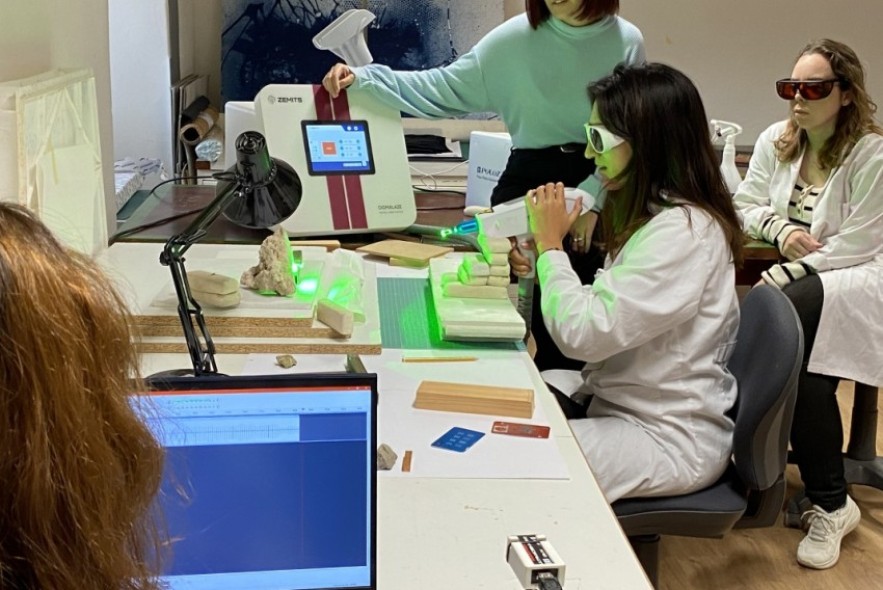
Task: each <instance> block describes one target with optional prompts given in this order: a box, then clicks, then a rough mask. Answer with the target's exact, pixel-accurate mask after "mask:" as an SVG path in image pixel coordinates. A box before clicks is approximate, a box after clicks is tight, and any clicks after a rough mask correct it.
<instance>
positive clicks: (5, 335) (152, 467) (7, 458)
mask: <svg viewBox="0 0 883 590" xmlns="http://www.w3.org/2000/svg"><path fill="white" fill-rule="evenodd" d="M131 326H132V324H131V321H130V318H129V317H128V315H127V313H126V312H125V305H124V303H123V301H122V300H121V298H120V297H119V296H118V295H117V294H116V293H115V292H114V291H113V289H112V288H111V287H110V286H109V284H108V279H107V278H106V277H105V276H104V275H103V274H102V272H101V271H100V270H99V269H98V268H97V267H96V265H95V264H93V263H92V262H91V261H90V260H89V259H88V258H87V257H86V256H83V255H80V254H78V253H76V252H73V251H71V250H68V249H66V248H65V247H63V246H62V245H61V244H60V243H59V242H58V240H56V238H55V237H54V236H53V235H52V233H51V232H50V231H49V230H48V229H47V228H46V226H45V225H43V224H42V223H41V222H40V221H39V220H37V219H36V218H35V217H34V216H33V215H32V214H31V213H30V212H29V211H27V210H26V209H24V208H21V207H19V206H17V205H10V204H4V203H0V482H2V484H0V489H2V492H0V588H4V589H7V588H9V589H15V590H40V589H51V590H74V589H76V590H82V589H85V588H88V589H93V588H94V589H98V588H101V589H105V590H110V589H113V590H119V589H152V588H156V587H158V582H157V581H156V578H155V576H156V575H157V574H158V567H157V566H158V563H157V561H158V559H159V557H160V543H159V534H158V532H157V526H156V524H155V522H156V521H155V519H154V518H152V514H151V510H152V509H151V506H152V504H153V498H154V495H155V494H156V492H157V490H158V489H159V485H160V481H161V477H162V469H163V451H162V448H161V447H160V446H159V443H158V442H157V441H156V440H155V439H154V437H153V435H152V434H151V432H150V431H149V430H148V428H147V426H146V425H145V424H144V423H143V422H142V421H141V420H140V419H139V417H138V416H137V415H136V413H135V411H134V410H133V408H132V407H131V406H130V405H129V400H128V393H129V392H131V391H133V387H137V385H136V386H133V381H132V380H131V379H132V378H133V377H136V376H137V375H138V356H137V352H136V350H135V346H134V344H133V340H132V335H133V333H132V328H131Z"/></svg>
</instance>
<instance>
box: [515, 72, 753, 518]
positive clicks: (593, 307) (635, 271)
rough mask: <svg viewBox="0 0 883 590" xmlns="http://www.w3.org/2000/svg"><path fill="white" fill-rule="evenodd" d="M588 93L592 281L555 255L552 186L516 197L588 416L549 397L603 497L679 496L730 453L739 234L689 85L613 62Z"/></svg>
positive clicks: (559, 231)
mask: <svg viewBox="0 0 883 590" xmlns="http://www.w3.org/2000/svg"><path fill="white" fill-rule="evenodd" d="M589 93H590V95H591V97H592V102H593V106H592V112H591V115H590V118H589V122H588V124H587V125H586V132H587V134H588V139H589V147H588V148H587V149H586V154H585V155H586V157H587V158H593V159H594V160H595V163H596V164H597V166H598V174H599V176H600V177H601V178H603V179H604V180H605V182H606V183H607V186H608V195H607V204H606V205H605V207H604V212H603V215H604V220H603V229H604V234H605V238H606V240H605V241H606V243H607V252H608V257H607V261H606V263H605V266H604V269H603V270H602V271H601V272H599V273H598V276H597V277H596V278H595V281H594V282H593V283H592V284H591V285H583V284H582V283H581V282H580V280H579V277H578V276H577V274H576V273H575V272H574V269H573V268H572V266H571V262H570V260H569V259H568V257H567V256H566V255H565V254H564V252H562V251H561V250H562V246H563V240H564V237H565V236H566V235H567V233H568V232H569V231H570V227H571V225H572V224H573V223H574V221H575V220H576V214H577V213H576V212H574V213H568V212H567V211H566V209H565V204H564V198H563V197H564V194H563V187H562V186H561V185H560V184H559V185H545V186H541V187H539V188H537V189H536V191H535V193H534V195H535V199H536V202H535V203H534V202H533V200H532V199H531V197H530V196H528V197H527V206H528V209H529V211H530V217H531V228H532V229H533V234H534V240H535V242H536V248H537V255H538V256H537V276H538V277H539V281H540V287H541V288H542V291H543V306H542V312H543V319H544V320H545V323H546V327H547V328H548V330H549V333H550V334H551V335H552V337H553V338H554V339H555V342H556V343H557V344H558V346H559V347H560V348H561V350H563V351H564V352H565V353H566V354H567V355H568V356H570V357H572V358H577V359H580V360H582V361H583V363H585V368H584V370H583V375H584V377H585V386H584V389H583V390H584V391H585V392H586V393H590V394H593V396H594V397H593V399H592V402H591V404H590V405H589V407H588V411H587V410H586V409H585V408H584V407H581V406H578V405H577V404H575V403H574V402H572V401H571V400H570V399H568V398H565V397H564V396H559V401H560V402H561V405H562V408H563V409H564V410H565V414H566V415H568V417H569V418H571V420H570V427H571V429H572V430H573V433H574V436H575V437H576V439H577V441H578V442H579V445H580V447H581V448H582V450H583V453H585V455H586V460H587V461H588V463H589V466H590V467H591V468H592V472H593V473H594V474H595V477H596V479H597V480H598V484H599V485H600V487H601V489H602V491H603V492H604V494H605V496H606V497H607V500H608V501H610V502H613V501H615V500H618V499H619V498H626V497H634V496H668V495H679V494H686V493H690V492H693V491H696V490H700V489H702V488H705V487H707V486H709V485H711V484H713V483H714V482H715V481H716V480H717V479H718V478H719V477H720V476H721V474H722V473H723V472H724V470H725V469H726V467H727V465H728V464H729V461H730V454H731V451H732V435H733V421H732V420H731V419H730V418H729V417H728V416H727V412H728V411H729V410H730V408H731V407H732V406H733V403H734V402H735V400H736V380H735V378H734V377H733V375H732V374H730V372H729V371H728V370H727V362H728V361H729V358H730V355H731V354H732V351H733V346H734V341H735V338H736V331H737V329H738V326H739V303H738V300H737V297H736V288H735V265H737V264H739V263H741V260H742V241H743V236H742V230H741V227H740V226H739V219H738V216H737V215H736V210H735V208H734V206H733V202H732V199H731V197H730V194H729V192H728V191H727V189H726V186H725V185H724V182H723V179H722V177H721V173H720V169H719V168H718V162H717V156H716V155H715V152H714V148H713V147H712V145H711V140H710V138H709V134H708V121H707V119H706V117H705V109H704V107H703V105H702V100H701V99H700V97H699V92H698V91H697V90H696V87H695V86H694V85H693V83H692V82H691V81H690V79H689V78H687V77H686V76H685V75H684V74H682V73H681V72H679V71H677V70H675V69H673V68H671V67H668V66H665V65H662V64H648V65H647V66H643V67H623V66H620V67H618V68H616V70H615V71H614V73H613V74H612V75H611V76H608V77H607V78H604V79H602V80H600V81H598V82H596V83H594V84H592V85H591V86H590V87H589ZM574 211H576V210H574ZM515 270H516V274H518V273H521V272H523V271H524V270H525V269H524V268H517V269H515Z"/></svg>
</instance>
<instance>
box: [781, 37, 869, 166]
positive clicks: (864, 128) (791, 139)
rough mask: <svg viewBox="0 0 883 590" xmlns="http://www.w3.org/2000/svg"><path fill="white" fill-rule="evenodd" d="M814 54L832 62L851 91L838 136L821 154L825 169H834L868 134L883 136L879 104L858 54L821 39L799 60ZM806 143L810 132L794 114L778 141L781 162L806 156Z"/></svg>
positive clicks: (839, 116) (802, 52) (842, 87)
mask: <svg viewBox="0 0 883 590" xmlns="http://www.w3.org/2000/svg"><path fill="white" fill-rule="evenodd" d="M813 54H818V55H821V56H822V57H824V58H825V59H827V60H828V63H829V64H831V70H832V71H833V72H834V77H835V78H836V79H837V80H839V81H840V90H841V91H842V92H848V93H849V95H850V98H851V100H850V102H849V104H848V105H846V106H843V107H841V108H840V112H838V113H837V125H836V127H835V128H834V135H832V136H831V137H829V138H828V140H827V141H826V142H825V145H824V146H822V149H821V151H820V152H819V164H820V165H821V166H822V168H824V169H825V170H833V169H834V168H836V167H837V166H839V165H840V163H841V162H843V159H844V158H846V156H848V155H849V152H850V151H852V148H853V146H855V144H856V143H858V140H860V139H861V138H862V137H863V136H865V135H867V134H868V133H878V134H883V129H881V128H880V126H879V125H878V124H877V122H876V121H875V120H874V113H876V112H877V105H876V104H874V101H873V100H871V97H870V96H869V95H868V91H867V90H866V89H865V68H864V67H863V66H862V62H861V61H859V58H858V56H857V55H856V54H855V52H854V51H853V50H852V49H850V48H849V47H848V46H846V45H844V44H843V43H840V42H838V41H832V40H831V39H819V40H818V41H813V42H811V43H809V44H807V45H806V46H805V47H804V48H803V49H801V50H800V53H798V54H797V59H798V60H799V59H800V58H801V57H803V56H804V55H813ZM806 142H807V139H806V131H804V130H802V129H801V128H800V127H798V126H797V122H796V121H795V120H794V115H793V114H792V115H791V116H790V117H789V118H788V126H787V127H786V128H785V131H784V132H783V133H782V135H781V136H780V137H779V138H778V139H777V140H776V150H777V152H778V156H779V160H781V161H782V162H793V161H794V160H796V159H797V158H798V157H799V156H800V154H801V153H803V148H804V146H805V145H806Z"/></svg>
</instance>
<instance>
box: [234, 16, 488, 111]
mask: <svg viewBox="0 0 883 590" xmlns="http://www.w3.org/2000/svg"><path fill="white" fill-rule="evenodd" d="M503 4H504V1H503V0H481V1H476V0H224V3H223V8H224V15H223V30H222V34H221V52H222V54H221V94H222V99H223V101H224V102H226V101H230V100H252V99H254V97H255V95H256V94H257V92H258V91H259V90H260V89H261V88H263V87H264V86H265V85H267V84H270V83H274V84H315V83H319V82H320V81H321V80H322V77H323V76H324V75H325V73H327V71H328V69H329V68H330V67H331V66H332V65H333V64H334V63H336V62H338V61H340V59H339V58H338V57H337V56H336V55H334V54H332V53H331V52H329V51H322V50H319V49H316V48H315V47H314V46H313V36H314V35H316V34H317V33H318V32H320V31H321V30H322V29H324V28H325V27H326V26H327V25H328V24H329V23H331V22H332V21H333V20H334V19H335V18H337V17H338V16H340V14H342V13H343V12H344V11H346V10H349V9H351V8H363V9H367V10H370V11H371V12H373V13H374V15H375V17H376V18H375V20H374V22H372V23H371V25H370V26H369V27H368V28H367V30H366V34H367V41H368V47H369V49H370V51H371V54H372V56H373V57H374V61H375V62H376V63H381V64H384V65H388V66H390V67H392V68H393V69H397V70H424V69H429V68H434V67H439V66H443V65H446V64H449V63H451V62H452V61H454V60H455V59H456V58H457V57H459V56H460V55H462V54H463V53H466V52H467V51H469V49H470V48H471V47H472V46H473V45H474V44H475V43H476V42H477V41H478V40H479V39H481V38H482V37H483V36H484V35H485V34H486V33H487V32H489V31H490V30H491V29H493V28H494V27H495V26H497V25H498V24H500V23H501V22H502V21H503Z"/></svg>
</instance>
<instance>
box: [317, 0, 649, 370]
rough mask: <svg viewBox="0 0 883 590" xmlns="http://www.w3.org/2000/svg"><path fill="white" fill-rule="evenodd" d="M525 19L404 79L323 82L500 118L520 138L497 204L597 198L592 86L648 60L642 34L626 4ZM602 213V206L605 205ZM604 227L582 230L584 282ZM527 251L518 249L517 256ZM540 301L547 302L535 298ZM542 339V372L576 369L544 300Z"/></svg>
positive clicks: (533, 1) (353, 71) (405, 104)
mask: <svg viewBox="0 0 883 590" xmlns="http://www.w3.org/2000/svg"><path fill="white" fill-rule="evenodd" d="M524 4H525V14H520V15H518V16H515V17H513V18H511V19H509V20H508V21H506V22H505V23H503V24H501V25H500V26H498V27H497V28H495V29H494V30H493V31H491V32H490V33H488V34H487V35H486V36H485V37H484V38H483V39H481V40H480V41H479V42H478V43H477V44H476V45H475V47H473V48H472V50H471V51H469V52H468V53H466V54H464V55H462V56H460V57H459V58H458V59H457V60H456V61H454V62H453V63H452V64H450V65H448V66H445V67H441V68H435V69H432V70H426V71H418V72H396V71H393V70H391V69H390V68H388V67H386V66H382V65H378V64H372V65H368V66H363V67H350V66H347V65H345V64H337V65H335V66H333V67H332V68H331V70H330V71H329V72H328V74H327V75H326V76H325V78H324V80H323V84H324V86H325V88H326V89H327V90H328V91H329V92H330V93H331V95H332V96H337V95H338V93H339V92H340V90H341V89H343V88H351V90H352V91H355V92H368V93H370V94H371V95H372V96H374V97H375V98H377V99H378V100H380V101H381V102H383V103H385V104H387V105H389V106H391V107H393V108H395V109H399V110H401V111H405V112H407V113H410V114H412V115H416V116H418V117H428V118H440V117H452V116H460V115H465V114H469V113H478V112H488V111H490V112H494V113H496V114H497V115H499V116H500V118H501V119H502V121H503V123H505V124H506V128H507V129H508V131H509V133H510V134H511V136H512V152H511V154H510V155H509V160H508V163H507V165H506V169H505V170H504V171H503V173H502V175H501V176H500V179H499V181H498V182H497V186H496V187H495V189H494V192H493V194H492V196H491V202H492V203H493V204H494V205H496V204H498V203H502V202H505V201H508V200H510V199H514V198H516V197H522V196H524V195H525V194H526V193H527V191H528V190H530V189H532V188H535V187H536V186H538V185H540V184H545V183H547V182H562V183H564V185H565V186H573V187H576V186H581V188H584V189H586V190H588V192H589V193H591V194H594V195H596V196H597V193H598V186H597V182H596V181H593V179H592V178H591V175H592V172H593V171H594V169H595V167H594V164H593V163H592V161H591V160H587V159H585V158H583V152H584V151H585V144H586V138H585V135H584V133H583V123H584V122H585V114H586V113H587V112H588V111H589V110H590V109H591V104H590V102H589V101H588V100H587V97H586V90H585V89H586V85H587V84H589V83H591V82H593V81H595V80H598V79H599V78H602V77H604V76H606V75H608V74H609V73H610V72H612V71H613V68H614V67H615V66H616V65H617V64H620V63H626V64H640V63H643V62H644V61H645V58H644V41H643V37H642V36H641V32H640V31H639V30H638V29H637V28H636V27H635V26H634V25H633V24H631V23H630V22H628V21H626V20H625V19H623V18H620V17H619V16H617V13H618V12H619V0H525V3H524ZM597 207H598V208H599V209H600V203H599V204H598V205H597ZM596 220H597V214H596V213H588V214H586V215H585V216H583V217H582V218H581V219H580V220H579V222H578V223H576V224H574V227H573V228H572V230H571V232H570V234H569V236H570V237H569V239H568V240H567V244H566V247H567V249H568V251H569V253H570V254H572V255H573V256H574V263H575V266H576V267H577V269H578V270H579V272H580V276H581V278H582V280H583V281H584V282H589V281H591V278H592V277H593V276H594V274H595V270H596V269H597V266H598V265H599V262H596V261H600V258H599V257H598V256H596V255H594V252H593V253H591V254H587V253H588V252H589V246H590V244H591V241H592V234H593V231H594V227H595V222H596ZM516 254H517V251H514V250H513V255H516ZM534 301H535V302H536V301H537V298H536V297H535V298H534ZM534 307H535V310H536V320H535V321H533V322H532V326H533V327H534V334H533V335H534V339H535V340H536V344H537V355H536V357H535V358H534V362H535V363H536V364H537V367H538V368H539V369H540V370H544V369H549V368H558V367H560V366H562V365H564V366H573V368H579V366H581V363H576V364H575V365H573V363H567V362H566V361H567V359H565V358H563V357H562V356H561V353H560V352H558V350H557V348H556V347H555V345H554V343H553V342H552V341H551V340H550V339H549V337H548V334H547V333H546V331H545V330H544V329H543V325H542V321H540V320H539V319H538V318H539V306H538V305H536V303H535V306H534Z"/></svg>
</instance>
